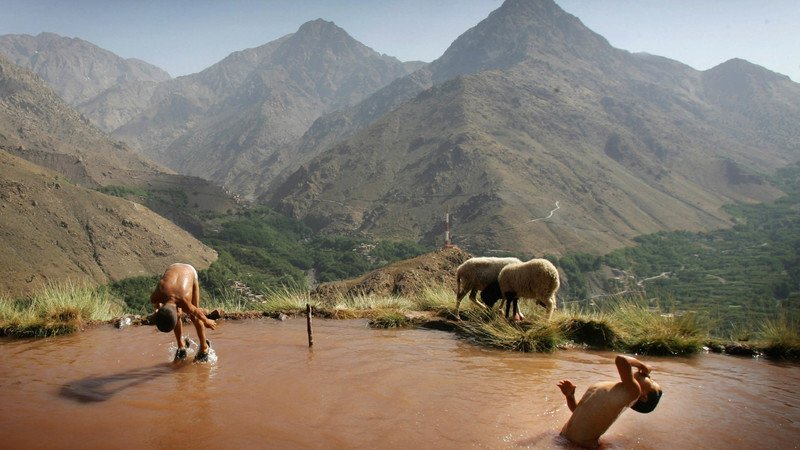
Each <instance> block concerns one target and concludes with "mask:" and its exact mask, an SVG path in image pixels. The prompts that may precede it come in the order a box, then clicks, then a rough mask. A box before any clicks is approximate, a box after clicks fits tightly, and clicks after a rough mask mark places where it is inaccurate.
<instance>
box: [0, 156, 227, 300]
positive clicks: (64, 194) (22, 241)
mask: <svg viewBox="0 0 800 450" xmlns="http://www.w3.org/2000/svg"><path fill="white" fill-rule="evenodd" d="M0 211H2V213H0V230H1V231H0V241H1V242H2V245H0V261H3V264H0V297H3V298H17V297H21V296H24V295H27V294H30V293H32V292H35V291H37V290H40V289H41V288H43V287H45V286H47V285H48V283H62V282H65V281H67V280H70V281H72V282H77V283H89V284H91V285H98V284H103V283H108V282H110V281H112V280H119V279H123V278H128V277H133V276H142V275H156V274H160V273H161V272H163V270H164V269H165V268H166V267H167V266H168V265H169V264H171V263H174V262H176V261H182V262H186V263H190V264H192V265H194V266H195V267H197V268H199V269H204V268H207V267H208V266H209V265H210V264H211V262H212V261H214V260H215V259H216V258H217V255H216V252H215V251H214V250H212V249H210V248H209V247H207V246H205V245H203V244H202V243H201V242H199V241H198V240H196V239H195V238H193V237H192V236H191V235H190V234H189V233H187V232H186V231H184V230H182V229H181V228H179V227H178V226H177V225H175V224H173V223H172V222H170V221H168V220H166V219H164V218H163V217H161V216H159V215H157V214H155V213H154V212H152V211H151V210H149V209H148V208H146V207H144V206H142V205H140V204H138V203H134V202H131V201H128V200H123V199H121V198H117V197H111V196H108V195H105V194H101V193H99V192H97V191H93V190H90V189H86V188H82V187H80V186H76V185H74V184H72V183H70V182H69V181H67V180H65V179H64V176H63V175H61V174H59V173H57V172H54V171H51V170H48V169H45V168H43V167H41V166H38V165H35V164H33V163H31V162H29V161H26V160H24V159H22V158H18V157H16V156H12V155H10V154H9V153H7V152H6V151H4V150H0Z"/></svg>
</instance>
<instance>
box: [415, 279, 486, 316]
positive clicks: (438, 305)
mask: <svg viewBox="0 0 800 450" xmlns="http://www.w3.org/2000/svg"><path fill="white" fill-rule="evenodd" d="M414 302H415V305H416V310H418V311H435V312H437V313H439V314H442V315H448V313H450V314H449V315H454V313H453V311H455V307H456V293H455V292H453V290H452V289H448V288H446V287H444V286H440V287H426V288H424V289H423V290H422V292H421V293H420V294H419V295H418V296H417V297H415V298H414ZM464 303H469V304H470V305H472V302H471V301H466V302H464ZM464 307H465V308H466V307H467V306H466V305H464Z"/></svg>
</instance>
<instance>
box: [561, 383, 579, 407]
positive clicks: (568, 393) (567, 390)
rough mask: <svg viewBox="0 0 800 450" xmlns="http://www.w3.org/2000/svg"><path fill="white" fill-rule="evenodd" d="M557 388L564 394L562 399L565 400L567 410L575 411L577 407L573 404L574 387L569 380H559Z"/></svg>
mask: <svg viewBox="0 0 800 450" xmlns="http://www.w3.org/2000/svg"><path fill="white" fill-rule="evenodd" d="M558 387H559V388H560V389H561V393H562V394H564V397H566V398H567V406H568V407H569V410H570V411H575V407H576V406H578V405H577V403H575V385H574V384H572V382H571V381H569V380H561V381H559V382H558Z"/></svg>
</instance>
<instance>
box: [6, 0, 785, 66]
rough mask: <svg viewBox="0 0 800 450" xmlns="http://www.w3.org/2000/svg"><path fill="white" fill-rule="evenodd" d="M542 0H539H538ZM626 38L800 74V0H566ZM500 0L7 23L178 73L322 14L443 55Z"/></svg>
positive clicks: (689, 56)
mask: <svg viewBox="0 0 800 450" xmlns="http://www.w3.org/2000/svg"><path fill="white" fill-rule="evenodd" d="M531 1H536V0H531ZM556 2H557V3H558V4H559V5H560V6H561V7H562V8H563V9H564V10H566V11H567V12H568V13H570V14H573V15H575V16H577V17H578V18H580V19H581V21H583V23H584V24H585V25H586V26H588V27H589V28H591V29H592V30H594V31H595V32H597V33H599V34H601V35H603V36H604V37H605V38H606V39H608V40H609V42H610V43H611V45H613V46H614V47H617V48H621V49H625V50H629V51H633V52H641V51H644V52H648V53H652V54H655V55H661V56H666V57H668V58H672V59H675V60H678V61H680V62H683V63H686V64H688V65H690V66H692V67H694V68H695V69H699V70H706V69H709V68H711V67H713V66H715V65H717V64H720V63H722V62H724V61H727V60H728V59H731V58H737V57H738V58H743V59H746V60H748V61H750V62H752V63H755V64H759V65H761V66H764V67H766V68H768V69H770V70H773V71H775V72H779V73H782V74H784V75H789V76H790V77H791V78H792V79H793V80H794V81H796V82H800V32H799V31H798V30H800V1H798V0H556ZM501 4H502V1H501V0H349V1H347V0H260V1H256V0H227V1H222V0H220V1H211V0H127V1H123V0H0V11H2V14H0V34H31V35H36V34H39V33H40V32H43V31H48V32H53V33H56V34H59V35H62V36H68V37H79V38H81V39H84V40H86V41H89V42H91V43H93V44H95V45H97V46H99V47H102V48H104V49H107V50H110V51H112V52H114V53H116V54H118V55H119V56H122V57H125V58H138V59H142V60H144V61H147V62H149V63H151V64H154V65H156V66H158V67H161V68H162V69H164V70H166V71H167V72H169V73H170V75H172V76H179V75H186V74H190V73H195V72H199V71H200V70H203V69H205V68H206V67H208V66H210V65H212V64H214V63H216V62H217V61H219V60H221V59H222V58H224V57H225V56H227V55H228V54H230V53H231V52H234V51H237V50H242V49H245V48H251V47H257V46H259V45H262V44H265V43H267V42H270V41H272V40H275V39H277V38H279V37H281V36H284V35H286V34H288V33H292V32H294V31H296V30H297V28H298V27H300V25H302V24H303V23H305V22H307V21H309V20H314V19H318V18H322V19H325V20H329V21H332V22H335V23H336V24H337V25H338V26H340V27H341V28H343V29H344V30H345V31H347V32H348V33H349V34H350V35H351V36H353V37H354V38H355V39H357V40H359V41H360V42H362V43H363V44H365V45H367V46H369V47H371V48H373V49H374V50H376V51H378V52H381V53H386V54H387V55H391V56H395V57H397V58H399V59H401V60H403V61H410V60H422V61H432V60H434V59H436V58H438V57H439V56H440V55H441V54H442V53H443V52H444V51H445V50H446V49H447V47H448V46H449V45H450V43H452V42H453V40H455V39H456V38H457V37H458V36H459V35H460V34H461V33H463V32H464V31H466V30H467V29H469V28H471V27H472V26H474V25H476V24H477V23H478V22H480V21H481V20H483V19H484V18H486V16H488V15H489V13H490V12H491V11H493V10H495V9H497V8H498V7H499V6H500V5H501Z"/></svg>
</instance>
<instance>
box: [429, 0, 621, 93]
mask: <svg viewBox="0 0 800 450" xmlns="http://www.w3.org/2000/svg"><path fill="white" fill-rule="evenodd" d="M611 51H613V48H612V47H611V46H610V45H609V43H608V41H607V40H606V39H605V38H603V37H602V36H600V35H598V34H596V33H594V32H593V31H591V30H590V29H588V28H587V27H586V26H585V25H583V23H581V21H580V20H579V19H578V18H577V17H575V16H572V15H570V14H568V13H567V12H565V11H564V10H562V9H561V8H560V7H559V6H558V5H557V4H556V3H555V2H554V1H553V0H506V2H505V3H503V5H502V6H501V7H500V8H498V9H497V10H495V11H493V12H492V13H491V14H489V17H487V18H486V19H484V20H483V21H481V22H480V23H479V24H478V25H476V26H475V27H473V28H471V29H469V30H467V31H466V32H465V33H464V34H462V35H461V36H459V37H458V39H456V40H455V41H454V42H453V44H452V45H451V46H450V47H449V48H448V49H447V51H445V53H444V54H443V55H442V56H441V57H440V58H439V59H437V60H436V61H434V62H433V63H431V70H432V71H433V72H434V73H435V74H436V75H435V81H436V82H437V83H438V82H441V81H444V80H447V79H450V78H453V77H455V76H458V75H462V74H469V73H476V72H480V71H482V70H492V69H506V68H509V67H511V66H513V65H516V64H519V63H521V62H523V61H526V60H531V59H539V60H547V61H552V62H556V63H560V61H561V60H564V59H566V60H572V59H583V60H597V59H604V58H605V55H607V54H608V53H609V52H611Z"/></svg>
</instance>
